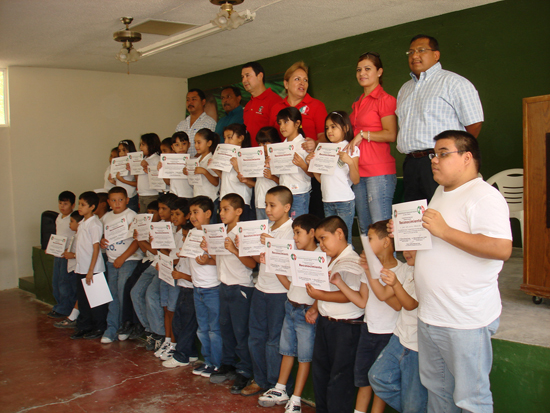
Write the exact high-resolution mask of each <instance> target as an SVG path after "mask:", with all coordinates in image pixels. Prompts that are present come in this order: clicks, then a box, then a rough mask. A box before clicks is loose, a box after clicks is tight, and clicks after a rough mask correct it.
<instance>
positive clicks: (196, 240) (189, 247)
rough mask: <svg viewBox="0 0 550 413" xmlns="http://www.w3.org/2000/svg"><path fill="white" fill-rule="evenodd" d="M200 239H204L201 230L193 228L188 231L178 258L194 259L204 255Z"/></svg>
mask: <svg viewBox="0 0 550 413" xmlns="http://www.w3.org/2000/svg"><path fill="white" fill-rule="evenodd" d="M202 237H204V231H203V230H201V229H197V228H194V229H193V230H191V231H189V233H188V234H187V238H185V242H184V243H183V246H182V247H181V250H180V253H179V254H178V255H179V256H180V257H188V258H195V257H200V256H201V255H204V254H206V253H205V252H204V250H203V249H202V248H201V242H202Z"/></svg>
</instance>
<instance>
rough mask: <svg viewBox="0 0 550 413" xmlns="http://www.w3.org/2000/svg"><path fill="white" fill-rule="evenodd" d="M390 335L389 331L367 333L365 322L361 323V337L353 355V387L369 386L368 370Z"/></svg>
mask: <svg viewBox="0 0 550 413" xmlns="http://www.w3.org/2000/svg"><path fill="white" fill-rule="evenodd" d="M391 336H392V334H391V333H389V334H373V333H369V328H368V327H367V323H363V324H362V325H361V337H359V344H358V345H357V355H356V356H355V369H354V375H355V387H366V386H370V383H369V370H370V368H371V367H372V365H373V364H374V362H375V361H376V359H377V358H378V356H379V355H380V353H381V352H382V350H384V348H385V347H386V345H387V344H388V342H389V341H390V338H391Z"/></svg>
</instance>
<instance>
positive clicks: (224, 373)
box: [210, 364, 237, 384]
mask: <svg viewBox="0 0 550 413" xmlns="http://www.w3.org/2000/svg"><path fill="white" fill-rule="evenodd" d="M236 377H237V372H236V371H235V367H233V366H229V365H227V364H222V365H221V367H220V368H219V369H218V371H217V372H215V373H212V375H211V376H210V383H215V384H219V383H223V382H224V381H226V380H233V379H235V378H236Z"/></svg>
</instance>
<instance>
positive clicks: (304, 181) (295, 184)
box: [279, 135, 311, 195]
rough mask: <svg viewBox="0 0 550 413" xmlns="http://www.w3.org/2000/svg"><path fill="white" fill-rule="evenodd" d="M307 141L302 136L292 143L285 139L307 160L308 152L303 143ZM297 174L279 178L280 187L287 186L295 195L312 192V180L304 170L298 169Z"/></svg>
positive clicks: (282, 175) (284, 175) (283, 175)
mask: <svg viewBox="0 0 550 413" xmlns="http://www.w3.org/2000/svg"><path fill="white" fill-rule="evenodd" d="M305 141H306V140H305V139H304V137H303V136H302V135H298V136H297V137H295V138H294V139H293V140H292V141H290V142H289V141H288V140H287V139H285V143H286V142H289V143H292V144H293V145H294V148H295V149H296V153H297V154H298V155H300V156H301V157H302V159H306V156H307V152H306V151H305V150H304V149H302V143H304V142H305ZM298 169H299V170H298V172H297V173H295V174H281V176H280V177H279V185H283V186H286V187H287V188H288V189H290V191H291V192H292V194H293V195H300V194H306V193H308V192H309V191H311V178H310V177H309V176H308V175H307V174H306V173H305V172H304V170H303V169H302V168H298Z"/></svg>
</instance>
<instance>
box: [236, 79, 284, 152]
mask: <svg viewBox="0 0 550 413" xmlns="http://www.w3.org/2000/svg"><path fill="white" fill-rule="evenodd" d="M281 100H283V98H282V97H280V96H279V95H278V94H277V93H275V92H274V91H272V90H271V88H268V89H266V90H265V91H264V92H263V93H262V94H261V95H260V96H257V97H252V98H251V99H250V101H249V102H248V103H247V104H246V106H245V107H244V113H243V119H244V124H245V125H246V130H247V131H248V133H250V138H251V140H252V146H258V144H257V143H256V134H257V133H258V131H259V130H260V129H262V128H263V127H264V126H270V125H271V124H270V123H269V115H270V114H271V108H272V107H273V105H275V104H276V103H279V102H280V101H281Z"/></svg>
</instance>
